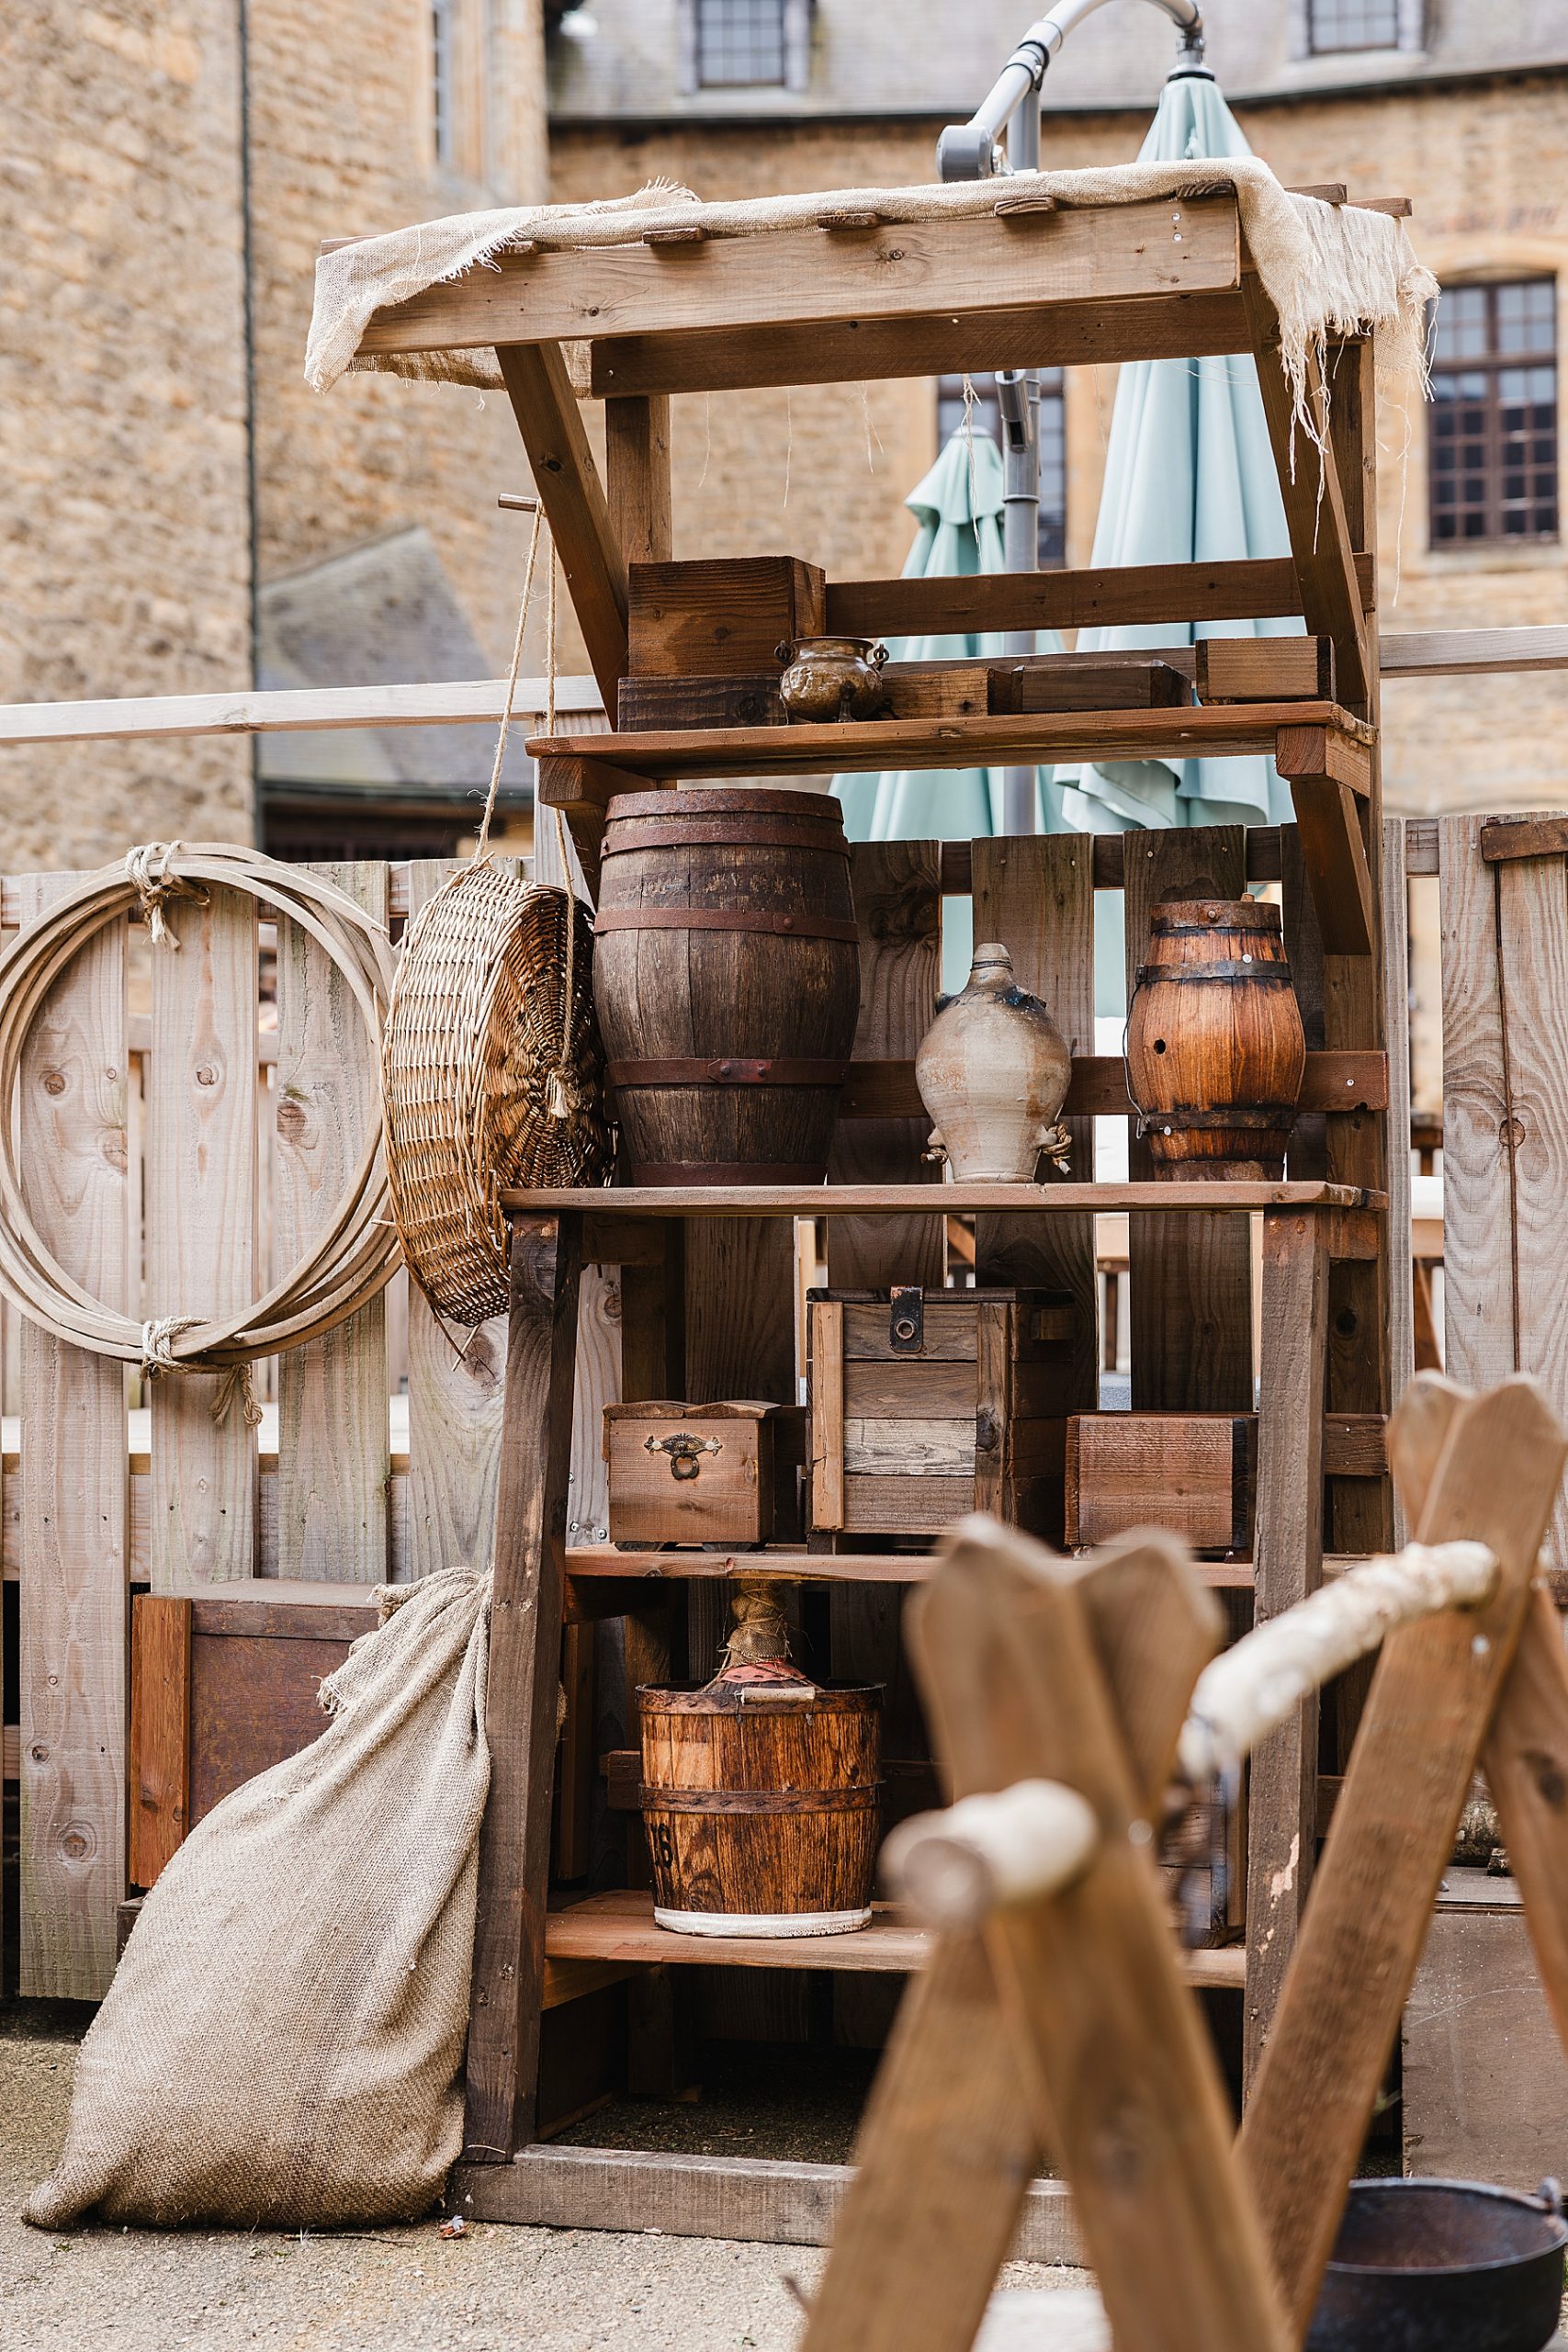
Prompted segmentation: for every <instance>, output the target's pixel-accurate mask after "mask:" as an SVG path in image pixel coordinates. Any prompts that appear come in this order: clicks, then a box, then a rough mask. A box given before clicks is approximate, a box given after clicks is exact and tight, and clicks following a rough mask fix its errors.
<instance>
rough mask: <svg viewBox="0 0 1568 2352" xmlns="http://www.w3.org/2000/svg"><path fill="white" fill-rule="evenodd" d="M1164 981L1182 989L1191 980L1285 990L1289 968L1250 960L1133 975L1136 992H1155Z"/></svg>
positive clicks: (1151, 967) (1144, 967) (1163, 967)
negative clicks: (1254, 984) (1248, 982)
mask: <svg viewBox="0 0 1568 2352" xmlns="http://www.w3.org/2000/svg"><path fill="white" fill-rule="evenodd" d="M1167 980H1179V981H1180V982H1182V983H1183V984H1184V985H1185V984H1186V983H1188V982H1190V981H1193V980H1256V981H1258V982H1260V983H1261V984H1262V986H1263V987H1265V988H1270V989H1288V988H1289V987H1290V985H1291V967H1290V966H1289V965H1288V964H1277V963H1275V962H1274V961H1273V960H1272V958H1270V959H1269V961H1268V962H1267V963H1264V962H1259V961H1258V959H1257V958H1255V957H1253V956H1246V957H1238V958H1236V959H1235V960H1234V961H1232V962H1226V963H1218V964H1140V965H1139V967H1138V969H1137V975H1136V984H1137V986H1138V987H1139V988H1141V989H1152V988H1157V987H1160V986H1161V985H1163V983H1164V982H1165V981H1167Z"/></svg>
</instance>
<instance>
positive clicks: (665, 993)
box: [593, 788, 860, 1185]
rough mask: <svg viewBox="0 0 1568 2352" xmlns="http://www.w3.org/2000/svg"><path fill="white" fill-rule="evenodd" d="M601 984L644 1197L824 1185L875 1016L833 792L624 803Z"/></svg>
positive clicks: (633, 797)
mask: <svg viewBox="0 0 1568 2352" xmlns="http://www.w3.org/2000/svg"><path fill="white" fill-rule="evenodd" d="M595 930H596V932H597V933H598V938H597V943H596V947H595V953H594V959H593V982H594V994H595V998H596V1000H597V1005H598V1013H599V1023H600V1027H601V1029H602V1031H603V1034H604V1046H605V1050H606V1053H607V1056H608V1067H607V1069H606V1071H605V1077H606V1080H607V1082H608V1083H609V1085H610V1086H611V1087H612V1088H613V1089H614V1095H615V1112H616V1115H617V1116H618V1118H619V1120H620V1125H621V1136H622V1143H623V1149H624V1152H625V1155H626V1170H625V1172H626V1176H627V1178H628V1181H629V1182H632V1183H634V1184H662V1185H681V1184H818V1183H820V1182H821V1181H822V1179H823V1177H824V1176H825V1175H826V1173H827V1169H828V1155H829V1151H830V1150H831V1148H832V1143H833V1127H834V1122H835V1120H836V1118H837V1116H838V1105H839V1095H840V1090H841V1088H842V1086H843V1082H844V1080H845V1078H846V1077H847V1075H848V1072H849V1063H850V1053H851V1050H852V1046H853V1044H854V1035H855V1023H856V1020H857V1018H858V1016H859V1012H860V947H859V944H858V933H857V932H856V928H855V915H854V905H853V901H852V898H851V895H850V854H849V844H848V842H846V841H845V839H844V820H843V815H842V812H841V810H840V807H839V804H838V802H837V801H836V800H834V799H832V798H831V797H829V795H827V794H825V793H817V792H775V791H766V790H760V789H752V788H748V789H746V790H743V791H710V790H704V791H702V792H640V793H625V794H619V795H617V796H616V797H615V799H613V800H612V801H611V803H610V806H609V811H608V818H607V822H606V825H605V831H604V865H603V879H602V881H601V885H600V893H599V916H598V921H597V923H596V924H595Z"/></svg>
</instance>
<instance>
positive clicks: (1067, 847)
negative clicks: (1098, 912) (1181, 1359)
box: [974, 833, 1100, 1413]
mask: <svg viewBox="0 0 1568 2352" xmlns="http://www.w3.org/2000/svg"><path fill="white" fill-rule="evenodd" d="M974 879H975V940H976V944H979V943H981V942H982V941H985V940H988V939H999V940H1000V941H1001V942H1002V944H1003V945H1004V946H1006V947H1007V949H1008V950H1009V952H1010V955H1011V956H1012V963H1013V970H1014V972H1015V974H1016V975H1017V978H1018V984H1019V986H1020V988H1023V989H1029V990H1030V992H1031V993H1032V995H1034V996H1038V997H1039V998H1041V999H1042V1001H1043V1002H1044V1004H1045V1005H1046V1006H1047V1007H1048V1008H1049V1010H1050V1012H1051V1017H1052V1019H1053V1020H1054V1021H1055V1023H1056V1026H1057V1027H1058V1029H1060V1031H1061V1033H1062V1035H1063V1036H1064V1037H1065V1038H1066V1041H1067V1045H1068V1046H1069V1048H1070V1049H1071V1051H1072V1054H1073V1056H1074V1057H1075V1059H1078V1058H1080V1057H1083V1056H1086V1055H1089V1054H1092V1053H1093V1050H1094V861H1093V856H1092V844H1091V843H1090V842H1089V841H1087V840H1086V839H1085V838H1084V836H1083V835H1082V834H1080V833H1062V834H1052V835H1047V836H1045V837H1043V838H1032V839H1019V838H1017V837H1009V836H1007V835H1003V836H1001V837H999V838H997V839H994V840H983V841H977V842H976V843H975V844H974ZM1069 1132H1070V1134H1071V1136H1072V1141H1073V1156H1072V1168H1071V1174H1072V1176H1073V1177H1074V1178H1075V1179H1076V1180H1077V1182H1080V1183H1081V1182H1084V1181H1085V1180H1086V1179H1088V1178H1089V1177H1091V1176H1092V1175H1093V1173H1094V1126H1093V1123H1092V1121H1091V1120H1089V1119H1087V1118H1079V1119H1074V1120H1072V1121H1071V1122H1070V1123H1069ZM1044 1176H1045V1181H1046V1182H1048V1183H1049V1182H1061V1181H1062V1176H1061V1170H1059V1169H1057V1168H1056V1167H1055V1164H1054V1163H1053V1162H1051V1161H1049V1160H1047V1161H1045V1162H1044ZM975 1279H976V1283H981V1284H986V1283H996V1284H998V1285H1016V1286H1018V1287H1020V1288H1034V1289H1042V1290H1060V1291H1064V1292H1066V1294H1067V1295H1068V1296H1069V1297H1070V1298H1071V1299H1072V1301H1073V1304H1074V1306H1075V1308H1076V1310H1077V1329H1076V1331H1075V1333H1074V1339H1073V1357H1072V1364H1071V1368H1070V1371H1069V1373H1068V1375H1067V1378H1066V1382H1065V1384H1064V1394H1063V1397H1062V1401H1061V1408H1060V1409H1061V1410H1062V1411H1063V1412H1064V1413H1092V1412H1093V1411H1094V1410H1095V1408H1097V1406H1098V1405H1099V1403H1100V1383H1099V1371H1098V1363H1099V1351H1098V1348H1097V1345H1096V1327H1097V1322H1098V1308H1099V1299H1098V1296H1097V1290H1098V1284H1097V1282H1096V1277H1095V1263H1094V1219H1093V1218H1092V1216H1012V1217H1005V1216H981V1217H977V1218H976V1223H975Z"/></svg>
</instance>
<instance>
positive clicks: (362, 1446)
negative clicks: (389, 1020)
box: [273, 865, 390, 1584]
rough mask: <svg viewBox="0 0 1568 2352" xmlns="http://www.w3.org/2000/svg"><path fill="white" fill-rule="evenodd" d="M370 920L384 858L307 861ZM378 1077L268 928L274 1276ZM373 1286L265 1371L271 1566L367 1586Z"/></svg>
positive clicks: (377, 1365) (342, 991) (380, 1385)
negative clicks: (271, 1410)
mask: <svg viewBox="0 0 1568 2352" xmlns="http://www.w3.org/2000/svg"><path fill="white" fill-rule="evenodd" d="M316 870H317V871H318V872H320V873H321V874H322V875H324V876H325V877H326V878H327V879H328V880H329V881H332V882H335V883H336V884H337V886H338V888H340V889H342V890H344V891H346V893H347V894H348V896H349V897H350V898H351V899H355V900H356V901H357V902H358V904H359V905H360V906H362V907H364V908H365V909H366V910H367V912H369V913H370V914H372V915H374V916H375V917H376V918H377V920H378V922H385V921H386V920H387V868H386V866H385V865H326V866H321V867H318V868H317V869H316ZM380 1091H381V1089H380V1076H379V1072H378V1069H377V1068H376V1063H375V1058H374V1057H373V1056H372V1054H371V1053H370V1052H369V1051H368V1049H367V1039H366V1035H365V1023H364V1020H363V1018H362V1016H361V1014H360V1012H359V1008H358V1006H357V1005H356V1004H355V1001H354V994H353V991H352V989H350V988H349V985H348V982H347V980H346V979H345V978H344V975H343V974H342V973H341V972H340V971H339V970H338V969H337V967H336V966H335V965H334V964H333V960H332V958H331V956H328V955H327V953H326V951H325V950H324V949H323V948H321V947H319V946H318V945H317V944H316V943H315V942H314V941H313V940H312V939H311V938H310V935H309V933H307V932H306V931H305V930H304V929H303V928H302V926H301V925H300V924H299V923H293V922H279V924H278V937H277V1091H276V1097H275V1102H276V1159H275V1163H274V1192H273V1217H274V1225H275V1230H276V1260H277V1266H278V1271H279V1275H280V1277H286V1276H287V1274H288V1269H289V1268H290V1267H291V1266H293V1265H295V1264H296V1263H298V1261H299V1259H300V1258H301V1257H302V1256H303V1255H304V1253H305V1251H306V1250H308V1249H310V1247H311V1245H312V1244H313V1243H314V1242H315V1241H316V1239H317V1238H318V1237H319V1236H320V1235H321V1232H322V1231H323V1230H324V1228H325V1227H327V1226H328V1225H329V1224H330V1223H331V1221H332V1218H333V1214H334V1212H335V1210H336V1207H337V1204H338V1201H339V1199H340V1198H341V1196H342V1193H343V1191H344V1186H345V1185H346V1184H347V1182H349V1179H350V1178H351V1177H352V1175H353V1173H354V1170H355V1167H356V1166H357V1164H358V1160H359V1156H360V1153H361V1152H362V1151H363V1149H364V1148H365V1137H366V1135H367V1132H368V1131H369V1130H370V1128H371V1127H372V1125H374V1124H375V1123H376V1122H377V1121H378V1119H379V1117H380ZM387 1394H388V1391H387V1308H386V1300H385V1297H384V1295H383V1296H380V1297H377V1298H373V1299H371V1300H370V1301H369V1303H368V1305H367V1306H362V1307H361V1308H360V1310H359V1312H358V1314H357V1315H355V1316H352V1317H350V1318H349V1320H348V1321H347V1322H346V1323H344V1324H341V1325H340V1326H339V1327H338V1329H336V1330H335V1331H328V1332H327V1333H325V1334H324V1336H323V1337H322V1338H321V1339H319V1340H308V1341H307V1342H306V1344H305V1345H304V1346H303V1347H302V1348H294V1349H291V1350H290V1351H288V1353H287V1354H286V1355H284V1356H282V1357H281V1358H280V1359H279V1362H278V1367H277V1573H278V1575H279V1576H281V1577H301V1578H304V1579H307V1580H310V1581H316V1582H321V1583H359V1584H379V1583H381V1582H382V1580H383V1579H384V1578H385V1577H386V1576H387V1573H388V1549H387V1487H388V1480H389V1476H390V1462H389V1435H388V1419H387Z"/></svg>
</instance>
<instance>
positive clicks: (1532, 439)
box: [1427, 277, 1558, 545]
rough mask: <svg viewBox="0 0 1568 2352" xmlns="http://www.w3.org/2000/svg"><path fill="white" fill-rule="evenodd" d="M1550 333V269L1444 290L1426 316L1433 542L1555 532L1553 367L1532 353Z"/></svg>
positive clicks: (1547, 347) (1551, 346)
mask: <svg viewBox="0 0 1568 2352" xmlns="http://www.w3.org/2000/svg"><path fill="white" fill-rule="evenodd" d="M1556 334H1557V289H1556V283H1555V280H1553V279H1551V278H1550V277H1534V278H1521V279H1518V280H1516V281H1514V282H1512V283H1510V284H1507V285H1499V284H1487V285H1478V286H1456V287H1450V288H1448V289H1447V291H1446V292H1445V293H1444V294H1443V295H1442V297H1441V299H1440V300H1439V301H1438V307H1437V313H1436V316H1435V318H1434V320H1433V326H1432V390H1433V401H1434V405H1433V413H1432V419H1431V429H1430V439H1429V456H1428V466H1427V471H1428V477H1429V484H1428V487H1429V519H1430V526H1431V537H1432V541H1433V544H1434V545H1437V544H1438V543H1441V542H1444V541H1451V540H1453V539H1455V538H1460V539H1463V540H1466V541H1469V542H1480V541H1484V540H1486V539H1519V538H1540V537H1550V536H1551V535H1553V534H1555V532H1556V529H1557V505H1558V501H1557V369H1556V366H1555V364H1554V363H1553V362H1551V361H1550V360H1547V359H1545V358H1543V357H1540V356H1534V355H1538V354H1545V353H1548V352H1554V351H1555V348H1556ZM1527 354H1529V355H1532V356H1530V357H1529V359H1528V361H1527V358H1526V355H1527ZM1478 361H1481V362H1483V364H1482V365H1479V366H1478V365H1477V364H1476V363H1477V362H1478Z"/></svg>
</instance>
